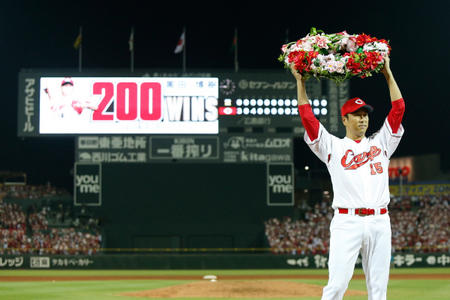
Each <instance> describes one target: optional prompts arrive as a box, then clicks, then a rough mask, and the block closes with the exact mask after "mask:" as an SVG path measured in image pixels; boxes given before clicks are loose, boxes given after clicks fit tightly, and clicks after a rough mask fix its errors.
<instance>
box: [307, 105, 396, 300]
mask: <svg viewBox="0 0 450 300" xmlns="http://www.w3.org/2000/svg"><path fill="white" fill-rule="evenodd" d="M402 109H403V110H402ZM299 111H300V115H301V117H302V122H303V124H304V125H305V128H306V132H305V142H306V143H307V144H308V146H309V147H310V148H311V150H312V151H313V152H314V153H315V154H316V155H317V156H318V157H319V159H320V160H321V161H322V162H324V163H325V164H326V166H327V168H328V171H329V173H330V177H331V182H332V185H333V193H334V198H333V203H332V207H333V209H335V214H334V217H333V220H332V221H331V224H330V233H331V234H330V249H329V260H328V269H329V281H328V284H327V286H326V287H325V288H324V289H323V295H322V300H331V299H333V300H337V299H342V298H343V296H344V293H345V291H346V289H347V286H348V283H349V281H350V279H351V277H352V275H353V270H354V266H355V262H356V259H357V257H358V254H359V253H360V252H361V257H362V265H363V269H364V273H365V274H366V285H367V290H368V294H369V299H370V300H381V299H386V290H387V283H388V279H389V266H390V258H391V227H390V219H389V215H388V213H387V205H388V204H389V200H390V197H389V176H388V167H389V159H390V157H391V155H392V154H393V152H394V151H395V149H396V148H397V146H398V144H399V142H400V139H401V137H402V135H403V132H404V129H403V127H402V126H401V124H400V123H401V118H402V116H403V111H404V102H403V99H399V100H397V101H394V102H393V103H392V109H391V112H390V113H389V116H388V118H386V120H385V122H384V124H383V126H382V127H381V129H380V130H379V131H378V132H376V133H375V134H373V135H372V136H370V137H368V138H366V137H364V138H363V139H362V140H361V141H359V142H358V141H354V140H352V139H349V138H347V137H344V138H337V137H335V136H333V135H331V134H330V133H328V131H327V130H326V129H325V127H323V126H322V124H320V123H319V122H318V121H317V119H316V118H315V117H314V115H313V114H312V112H310V111H311V108H310V106H309V104H306V105H301V106H300V107H299ZM311 116H312V117H311ZM308 123H309V124H308ZM311 123H312V124H311ZM360 208H369V209H373V211H372V212H373V214H372V215H367V216H360V215H358V210H357V211H356V213H355V209H360ZM339 209H341V210H339ZM345 212H347V213H345Z"/></svg>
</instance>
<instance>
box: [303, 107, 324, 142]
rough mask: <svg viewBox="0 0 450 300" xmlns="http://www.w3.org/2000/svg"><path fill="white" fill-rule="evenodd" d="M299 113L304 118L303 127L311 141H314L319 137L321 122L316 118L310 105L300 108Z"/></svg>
mask: <svg viewBox="0 0 450 300" xmlns="http://www.w3.org/2000/svg"><path fill="white" fill-rule="evenodd" d="M298 113H299V114H300V117H301V118H302V123H303V127H305V130H306V133H307V134H308V137H309V139H310V140H311V141H314V140H315V139H317V137H318V136H319V126H320V123H319V120H317V118H316V117H315V116H314V113H313V111H312V109H311V105H310V104H309V103H307V104H302V105H299V106H298Z"/></svg>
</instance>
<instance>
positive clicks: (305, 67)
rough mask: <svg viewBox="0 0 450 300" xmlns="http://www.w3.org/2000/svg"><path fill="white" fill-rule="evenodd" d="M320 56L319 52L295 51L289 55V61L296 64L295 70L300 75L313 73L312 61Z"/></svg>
mask: <svg viewBox="0 0 450 300" xmlns="http://www.w3.org/2000/svg"><path fill="white" fill-rule="evenodd" d="M317 55H319V52H317V51H308V52H307V51H293V52H291V53H289V55H288V60H289V62H290V63H294V66H295V69H296V70H298V71H299V72H300V73H304V72H309V71H311V64H312V60H313V59H314V58H316V57H317Z"/></svg>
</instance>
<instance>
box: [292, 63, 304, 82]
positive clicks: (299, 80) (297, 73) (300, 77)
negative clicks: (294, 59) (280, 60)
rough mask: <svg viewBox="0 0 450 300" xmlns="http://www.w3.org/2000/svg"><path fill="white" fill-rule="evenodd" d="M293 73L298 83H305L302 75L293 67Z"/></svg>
mask: <svg viewBox="0 0 450 300" xmlns="http://www.w3.org/2000/svg"><path fill="white" fill-rule="evenodd" d="M291 73H292V75H294V77H295V79H296V80H297V81H298V82H301V81H304V78H303V76H302V74H300V73H299V72H298V71H297V70H296V69H295V68H294V67H293V66H291Z"/></svg>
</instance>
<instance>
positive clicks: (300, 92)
mask: <svg viewBox="0 0 450 300" xmlns="http://www.w3.org/2000/svg"><path fill="white" fill-rule="evenodd" d="M291 72H292V75H294V77H295V80H296V81H297V100H298V113H299V115H300V118H301V119H302V124H303V126H304V127H305V130H306V133H307V134H308V137H309V139H310V140H311V141H314V140H315V139H317V137H318V136H319V127H320V123H319V120H317V118H316V117H315V116H314V113H313V112H312V109H311V105H310V104H309V100H308V96H307V95H306V84H305V82H306V80H305V79H304V78H303V76H302V75H301V74H299V73H298V72H297V71H296V70H295V69H293V68H291Z"/></svg>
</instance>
